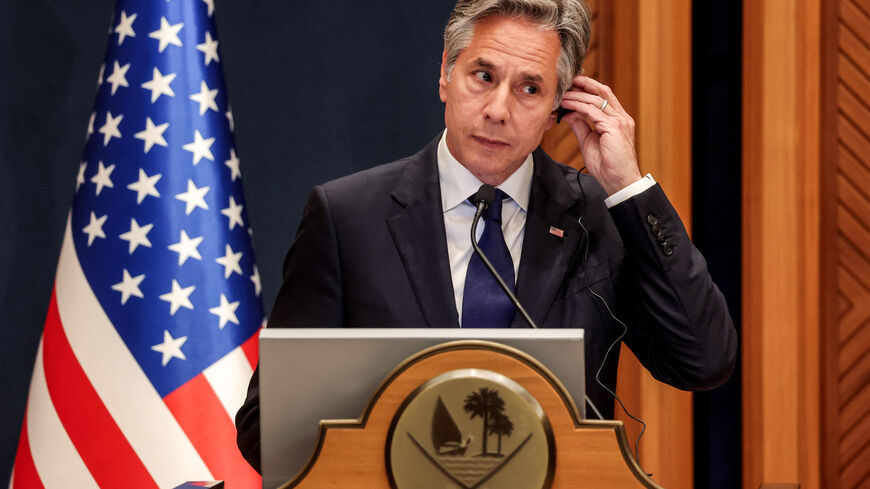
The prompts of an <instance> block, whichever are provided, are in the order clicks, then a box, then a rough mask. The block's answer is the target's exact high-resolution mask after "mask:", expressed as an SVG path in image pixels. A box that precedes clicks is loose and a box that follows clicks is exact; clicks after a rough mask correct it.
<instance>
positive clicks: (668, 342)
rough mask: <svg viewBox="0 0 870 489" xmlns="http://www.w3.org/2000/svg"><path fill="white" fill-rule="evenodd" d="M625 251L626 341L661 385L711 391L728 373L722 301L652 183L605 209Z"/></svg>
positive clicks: (733, 344)
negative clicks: (645, 188) (640, 191)
mask: <svg viewBox="0 0 870 489" xmlns="http://www.w3.org/2000/svg"><path fill="white" fill-rule="evenodd" d="M610 214H611V217H612V218H613V220H614V222H615V224H616V227H617V229H618V231H619V234H620V236H621V238H622V240H623V243H624V245H625V249H626V257H625V263H624V268H623V277H621V278H620V283H621V284H622V288H623V290H622V291H620V293H619V294H618V296H619V300H620V301H621V303H620V306H619V310H622V311H627V313H628V316H627V317H628V319H629V320H628V321H626V323H627V327H628V331H627V334H626V338H625V342H626V344H627V345H628V346H629V348H631V350H632V352H634V354H635V355H636V356H637V357H638V359H639V360H640V361H641V363H642V364H643V365H644V366H645V367H646V368H647V369H648V370H649V371H650V373H652V375H653V376H654V377H655V378H657V379H658V380H660V381H662V382H666V383H668V384H671V385H673V386H675V387H678V388H681V389H689V390H704V389H712V388H714V387H716V386H718V385H720V384H722V383H723V382H725V381H726V380H727V379H728V378H729V377H730V375H731V372H732V370H733V368H734V364H735V362H736V357H737V344H738V340H737V332H736V330H735V328H734V324H733V322H732V320H731V315H730V314H729V312H728V306H727V304H726V302H725V298H724V296H723V295H722V293H721V292H720V291H719V288H718V287H717V286H716V284H714V283H713V280H712V279H711V278H710V275H709V273H708V271H707V263H706V261H705V260H704V257H703V256H702V255H701V253H700V252H699V251H698V249H697V248H695V246H694V245H693V244H692V242H691V240H690V239H689V236H688V234H687V233H686V230H685V228H684V226H683V223H682V221H681V220H680V217H679V215H678V214H677V212H676V210H674V208H673V206H671V204H670V202H669V201H668V199H667V197H666V196H665V194H664V192H663V191H662V189H661V187H660V186H659V185H655V186H653V187H651V188H649V189H647V190H646V191H644V192H642V193H641V194H638V195H636V196H634V197H632V198H630V199H628V200H626V201H625V202H622V203H620V204H618V205H616V206H614V207H612V208H611V209H610Z"/></svg>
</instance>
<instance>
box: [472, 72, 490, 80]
mask: <svg viewBox="0 0 870 489" xmlns="http://www.w3.org/2000/svg"><path fill="white" fill-rule="evenodd" d="M474 75H475V76H476V77H477V79H478V80H480V81H484V82H491V81H492V76H491V75H490V74H489V73H487V72H485V71H475V72H474Z"/></svg>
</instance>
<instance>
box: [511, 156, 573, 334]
mask: <svg viewBox="0 0 870 489" xmlns="http://www.w3.org/2000/svg"><path fill="white" fill-rule="evenodd" d="M534 157H535V171H534V177H533V178H532V191H531V195H530V198H529V211H528V214H527V215H526V229H525V235H524V236H523V254H522V258H521V259H520V267H519V274H518V278H517V299H519V301H520V303H521V304H523V307H525V308H526V310H527V312H528V313H529V316H531V317H532V319H533V320H534V321H535V323H537V324H538V325H541V323H543V321H544V319H545V318H546V315H547V312H548V311H549V309H550V305H551V304H552V303H553V299H554V298H555V296H556V292H557V291H558V289H559V285H560V284H561V283H562V282H563V280H564V278H565V273H566V272H567V270H568V265H569V264H570V261H571V259H572V258H573V257H574V256H575V255H576V253H577V249H578V244H579V243H580V236H581V234H582V232H581V230H580V226H579V225H578V224H577V218H578V215H579V211H578V210H577V209H576V208H572V207H574V206H575V205H576V200H577V198H576V197H575V195H576V194H577V192H575V191H574V190H572V185H571V184H570V183H569V181H568V180H567V179H566V175H565V173H564V172H562V171H561V170H560V169H559V167H558V166H557V164H556V163H554V162H553V161H552V160H551V159H550V158H549V157H548V156H547V155H546V154H545V153H544V152H543V151H542V150H541V149H538V150H537V151H535V153H534ZM551 227H552V228H555V229H556V230H561V231H562V232H563V233H564V236H563V237H559V236H557V235H555V234H553V233H552V232H551ZM554 231H555V230H554ZM556 233H558V231H556ZM511 327H513V328H527V327H529V326H528V325H527V324H526V322H525V320H524V319H523V318H522V316H521V315H519V314H517V316H516V317H515V318H514V320H513V322H512V323H511Z"/></svg>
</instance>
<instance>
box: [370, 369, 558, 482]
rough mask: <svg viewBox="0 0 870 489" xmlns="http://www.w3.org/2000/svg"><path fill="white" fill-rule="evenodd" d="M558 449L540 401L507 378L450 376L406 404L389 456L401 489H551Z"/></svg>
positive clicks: (473, 373) (477, 373) (471, 373)
mask: <svg viewBox="0 0 870 489" xmlns="http://www.w3.org/2000/svg"><path fill="white" fill-rule="evenodd" d="M555 456H556V453H555V443H554V441H553V434H552V431H551V430H550V425H549V422H548V420H547V417H546V415H545V414H544V411H543V409H542V408H541V406H540V404H538V402H537V400H535V398H534V397H532V395H531V394H529V393H528V392H527V391H526V390H525V389H523V387H522V386H520V385H519V384H517V383H516V382H514V381H513V380H511V379H509V378H508V377H505V376H503V375H501V374H498V373H495V372H491V371H488V370H481V369H462V370H453V371H450V372H446V373H444V374H442V375H439V376H438V377H435V378H433V379H432V380H430V381H428V382H426V383H424V384H423V385H421V386H420V387H418V388H417V389H416V390H415V391H414V392H412V393H411V394H410V395H409V396H408V398H407V399H405V401H404V402H403V404H402V405H401V406H400V408H399V409H398V411H397V412H396V415H395V417H394V419H393V422H392V424H391V426H390V431H389V435H388V437H387V446H386V457H387V469H388V472H389V477H390V483H391V485H392V486H393V488H394V489H412V488H413V489H428V488H431V489H435V488H437V489H446V488H456V489H477V488H480V489H485V488H495V487H498V488H500V489H501V488H505V489H510V488H517V489H519V488H522V489H546V488H548V487H549V486H550V484H551V483H552V478H553V469H554V467H555Z"/></svg>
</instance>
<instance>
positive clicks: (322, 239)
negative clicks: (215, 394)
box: [236, 186, 344, 472]
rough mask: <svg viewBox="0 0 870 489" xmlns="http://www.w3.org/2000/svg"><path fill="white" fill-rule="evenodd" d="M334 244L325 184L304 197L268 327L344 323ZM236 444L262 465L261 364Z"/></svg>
mask: <svg viewBox="0 0 870 489" xmlns="http://www.w3.org/2000/svg"><path fill="white" fill-rule="evenodd" d="M343 311H344V307H343V298H342V281H341V266H340V263H339V259H338V243H337V241H336V234H335V229H334V227H333V221H332V218H331V215H330V209H329V201H328V198H327V194H326V191H325V190H324V189H323V187H320V186H318V187H315V188H314V190H313V191H312V192H311V195H310V196H309V197H308V202H307V203H306V205H305V210H304V212H303V215H302V222H301V223H300V224H299V229H298V231H297V232H296V238H295V240H294V241H293V245H292V246H291V247H290V251H289V252H288V253H287V257H286V259H285V260H284V283H283V284H282V285H281V289H280V290H279V291H278V297H277V299H276V300H275V305H274V306H273V308H272V313H271V315H270V316H269V323H268V327H270V328H294V327H295V328H314V327H323V328H326V327H332V328H337V327H341V326H342V323H343V321H344V312H343ZM236 430H237V439H236V441H237V443H238V446H239V450H240V451H241V452H242V455H243V456H244V457H245V460H247V461H248V463H250V464H251V466H252V467H254V469H256V470H257V472H260V471H261V466H260V462H261V460H260V384H259V366H258V367H257V369H256V370H255V371H254V375H253V377H251V382H250V384H249V385H248V394H247V398H246V399H245V402H244V404H242V407H241V408H240V409H239V411H238V412H237V413H236Z"/></svg>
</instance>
